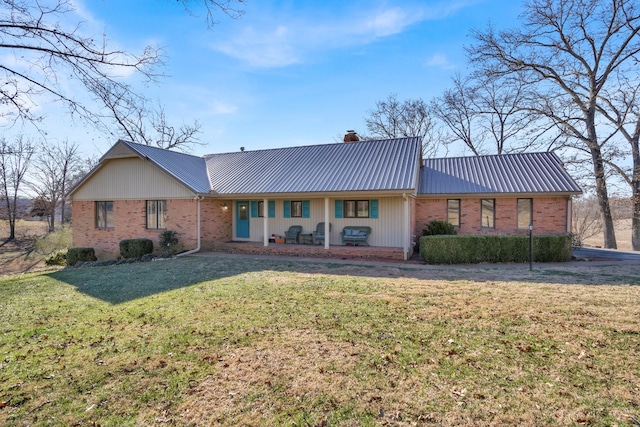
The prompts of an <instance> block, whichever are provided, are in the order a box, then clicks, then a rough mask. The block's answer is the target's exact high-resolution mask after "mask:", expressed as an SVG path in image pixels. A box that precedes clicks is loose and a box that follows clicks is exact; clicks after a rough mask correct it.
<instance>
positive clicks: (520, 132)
mask: <svg viewBox="0 0 640 427" xmlns="http://www.w3.org/2000/svg"><path fill="white" fill-rule="evenodd" d="M530 99H531V94H530V93H529V91H528V90H527V87H526V86H525V85H524V83H523V82H522V80H521V79H519V78H512V77H496V76H486V75H482V74H481V73H474V74H472V75H471V76H469V77H466V78H462V77H460V76H459V75H456V76H455V77H454V78H453V88H452V89H448V90H446V91H445V92H444V93H443V95H442V96H441V97H439V98H436V99H435V100H434V101H433V103H432V109H433V111H434V112H435V114H436V115H437V116H438V118H439V119H440V120H442V121H443V122H444V123H445V124H446V125H447V127H448V128H449V130H450V132H451V134H452V138H451V139H452V140H453V141H455V140H460V141H461V142H463V143H464V144H465V145H466V146H467V148H469V149H470V150H471V151H472V152H473V154H475V155H480V154H506V153H520V152H524V151H527V150H532V149H537V150H539V149H541V148H546V147H545V144H544V143H545V139H543V135H545V134H546V133H547V132H548V131H549V129H548V128H545V127H544V126H540V124H539V123H536V122H537V121H539V116H538V115H537V114H535V113H534V112H532V111H531V110H530V109H528V108H527V105H528V104H529V102H530ZM548 145H549V144H548V143H547V144H546V146H547V147H548Z"/></svg>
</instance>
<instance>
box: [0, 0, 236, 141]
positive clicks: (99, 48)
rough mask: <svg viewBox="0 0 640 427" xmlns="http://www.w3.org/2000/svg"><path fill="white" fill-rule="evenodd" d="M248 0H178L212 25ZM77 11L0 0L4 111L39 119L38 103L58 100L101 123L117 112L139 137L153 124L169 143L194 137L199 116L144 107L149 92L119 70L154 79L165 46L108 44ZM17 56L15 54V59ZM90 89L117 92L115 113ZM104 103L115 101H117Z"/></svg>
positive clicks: (61, 1)
mask: <svg viewBox="0 0 640 427" xmlns="http://www.w3.org/2000/svg"><path fill="white" fill-rule="evenodd" d="M244 1H245V0H178V2H179V3H181V4H182V6H183V7H184V8H185V10H186V11H187V12H188V13H191V14H193V13H194V11H196V10H197V9H204V10H205V11H206V22H207V25H208V26H209V27H211V26H212V25H213V24H215V21H214V14H215V13H217V12H221V13H223V14H225V15H227V16H230V17H232V18H237V17H239V16H241V15H242V13H243V11H242V9H241V8H240V7H241V6H242V4H244ZM74 11H75V9H74V3H73V1H72V0H50V1H45V2H34V1H29V0H0V52H4V53H5V55H4V57H5V58H6V59H5V60H3V61H1V62H0V75H1V76H2V77H3V84H2V85H0V105H2V106H3V108H2V109H0V117H2V118H4V119H5V120H9V121H12V122H15V121H22V122H28V123H32V124H34V125H35V126H36V127H38V126H39V123H40V122H41V121H42V120H43V119H44V116H43V115H42V114H40V113H39V111H41V110H40V109H39V108H35V107H38V106H40V105H41V104H43V103H46V102H49V101H55V102H59V103H62V104H63V105H65V106H66V107H67V108H68V109H69V111H70V113H71V114H72V115H77V116H80V117H82V118H83V119H86V120H88V121H89V122H90V123H92V124H96V125H102V126H103V127H104V121H105V119H108V120H109V122H111V121H112V120H113V119H114V118H115V120H116V122H117V123H118V125H119V127H120V131H122V129H126V130H127V131H129V132H130V133H132V134H136V135H137V136H138V137H139V136H140V134H141V132H142V131H143V130H145V131H146V127H147V126H148V127H149V128H152V129H154V131H155V132H157V133H158V134H159V135H160V137H152V136H148V137H147V138H148V139H154V140H156V141H158V140H162V141H165V142H163V144H162V145H163V146H165V147H167V146H168V147H169V148H172V147H178V146H180V145H185V144H187V143H189V142H196V141H197V138H195V135H196V134H197V133H198V132H199V131H200V124H199V123H198V122H195V123H194V124H192V125H182V126H180V127H177V128H176V127H173V126H170V125H169V124H168V123H167V119H166V116H165V114H164V111H163V110H162V109H160V110H154V109H149V108H147V107H146V105H147V104H148V102H146V100H145V98H144V97H142V96H141V95H140V94H138V93H136V91H135V90H134V88H133V87H131V86H130V85H129V84H127V83H126V80H125V79H124V78H120V77H119V76H123V75H129V74H131V72H136V73H138V74H139V75H141V76H143V77H144V79H145V80H147V81H155V80H157V79H158V78H159V77H160V75H159V74H158V72H157V68H158V66H160V65H162V52H161V51H160V50H159V49H157V48H154V47H151V46H147V47H146V48H145V49H143V50H142V52H140V53H137V54H134V53H131V52H127V51H124V50H120V49H115V48H111V47H110V46H109V43H108V40H107V38H106V36H105V35H102V36H101V37H94V36H93V35H87V34H85V31H84V28H83V24H82V23H81V22H79V23H77V24H69V22H72V21H73V13H74ZM12 57H13V58H15V60H13V61H12V60H10V58H12ZM70 82H71V83H73V84H69V83H70ZM78 83H79V84H78ZM79 87H83V88H84V90H78V89H79ZM87 94H88V95H90V97H93V98H96V99H97V100H99V101H103V102H105V101H112V102H113V101H114V100H118V101H117V102H116V103H115V105H117V106H118V109H117V114H118V115H117V116H109V117H105V116H104V115H103V112H104V111H102V110H100V108H96V107H95V106H93V105H89V104H87V103H86V99H87V96H86V95H87ZM125 101H126V102H125ZM106 106H107V109H112V105H110V104H108V103H107V104H106ZM123 106H124V107H123ZM128 111H132V112H133V113H134V116H133V117H135V118H138V119H139V120H136V119H135V118H131V121H130V123H125V121H124V120H122V119H123V118H126V117H127V116H126V113H127V112H128ZM143 117H149V122H148V124H142V118H143ZM123 124H126V125H127V127H123ZM125 133H126V132H125ZM145 136H146V134H145ZM132 139H133V138H132ZM138 140H139V138H138ZM185 141H186V142H185ZM142 142H143V143H146V142H145V141H142ZM156 145H158V144H156Z"/></svg>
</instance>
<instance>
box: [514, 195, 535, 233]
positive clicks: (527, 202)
mask: <svg viewBox="0 0 640 427" xmlns="http://www.w3.org/2000/svg"><path fill="white" fill-rule="evenodd" d="M532 212H533V199H518V228H526V229H528V228H529V224H531V223H532V222H533V215H532Z"/></svg>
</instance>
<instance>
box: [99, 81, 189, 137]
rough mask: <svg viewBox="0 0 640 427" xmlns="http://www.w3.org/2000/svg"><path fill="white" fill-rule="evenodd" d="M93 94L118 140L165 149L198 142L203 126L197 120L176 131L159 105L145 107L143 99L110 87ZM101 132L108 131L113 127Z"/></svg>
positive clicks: (107, 126)
mask: <svg viewBox="0 0 640 427" xmlns="http://www.w3.org/2000/svg"><path fill="white" fill-rule="evenodd" d="M95 93H96V94H97V95H98V96H99V97H100V99H101V101H102V103H103V104H104V105H105V108H106V114H105V116H104V118H105V121H107V122H113V123H114V124H115V128H116V129H117V130H116V131H115V132H117V133H118V136H119V137H124V138H125V139H128V140H130V141H132V142H137V143H139V144H145V145H153V146H156V147H160V148H165V149H185V148H187V147H188V146H190V145H193V144H198V143H199V142H200V141H199V139H198V134H199V133H200V132H201V128H202V125H201V124H200V123H199V122H198V121H197V120H196V121H194V122H193V123H192V124H186V123H183V124H182V125H181V126H179V127H175V126H172V125H170V124H169V121H168V119H167V116H166V114H165V111H164V108H163V107H162V105H158V106H157V107H156V108H150V107H147V104H148V101H146V100H145V99H144V98H142V97H140V96H137V95H135V94H131V93H127V92H123V91H121V90H119V89H118V88H117V87H112V86H107V87H102V88H96V91H95ZM104 129H105V131H111V129H112V126H110V125H105V126H104Z"/></svg>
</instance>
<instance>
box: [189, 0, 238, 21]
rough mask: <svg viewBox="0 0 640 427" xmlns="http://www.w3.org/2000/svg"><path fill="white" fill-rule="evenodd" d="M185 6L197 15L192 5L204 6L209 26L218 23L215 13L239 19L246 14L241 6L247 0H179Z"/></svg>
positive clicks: (190, 12)
mask: <svg viewBox="0 0 640 427" xmlns="http://www.w3.org/2000/svg"><path fill="white" fill-rule="evenodd" d="M178 1H179V2H180V3H182V5H183V6H184V10H185V11H187V12H188V13H189V14H191V15H195V12H194V11H193V7H192V5H193V4H194V3H195V4H197V5H200V6H201V7H204V9H205V12H206V22H207V26H208V27H209V28H211V27H213V26H214V25H215V24H217V21H216V19H215V15H216V14H217V13H218V12H222V13H224V14H225V15H227V16H229V17H231V18H233V19H237V18H239V17H241V16H242V15H243V14H244V10H242V9H241V8H240V6H241V5H242V4H244V3H246V0H222V1H218V0H178Z"/></svg>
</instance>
